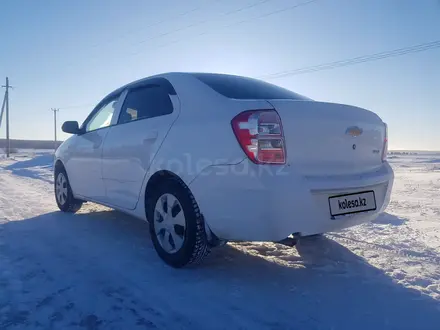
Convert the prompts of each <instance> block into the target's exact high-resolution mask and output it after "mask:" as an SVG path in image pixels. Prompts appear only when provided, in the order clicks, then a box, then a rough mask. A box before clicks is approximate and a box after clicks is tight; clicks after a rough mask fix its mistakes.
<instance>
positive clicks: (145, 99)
mask: <svg viewBox="0 0 440 330" xmlns="http://www.w3.org/2000/svg"><path fill="white" fill-rule="evenodd" d="M172 112H173V103H172V102H171V99H170V96H169V95H168V92H167V91H166V90H165V89H164V88H163V87H161V86H157V85H150V86H143V87H137V88H134V89H131V90H129V92H128V94H127V96H126V98H125V101H124V104H123V106H122V109H121V114H120V115H119V120H118V124H123V123H128V122H130V121H134V120H139V119H146V118H153V117H158V116H164V115H168V114H170V113H172Z"/></svg>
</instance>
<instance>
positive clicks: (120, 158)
mask: <svg viewBox="0 0 440 330" xmlns="http://www.w3.org/2000/svg"><path fill="white" fill-rule="evenodd" d="M179 110H180V104H179V101H178V98H177V96H176V95H175V92H174V91H173V89H172V88H170V86H169V85H166V86H164V85H163V84H161V83H154V84H153V83H145V84H142V85H140V86H135V87H132V88H129V89H128V93H127V96H126V98H125V100H124V102H123V105H122V107H121V111H120V114H119V118H118V122H117V125H115V126H113V127H111V129H110V131H109V133H108V135H107V137H106V140H105V143H104V149H103V158H102V175H103V180H104V184H105V187H106V196H107V201H108V203H110V204H111V205H115V206H117V207H121V208H125V209H134V208H135V207H136V205H137V202H138V198H139V194H140V190H141V187H142V183H143V180H144V177H145V175H146V173H147V171H148V168H149V166H150V164H151V161H152V160H153V158H154V157H155V155H156V153H157V151H158V150H159V148H160V146H161V144H162V142H163V140H164V139H165V136H166V135H167V133H168V131H169V129H170V128H171V126H172V124H173V122H174V121H175V120H176V118H177V116H178V113H179Z"/></svg>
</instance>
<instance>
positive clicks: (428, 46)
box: [62, 40, 440, 109]
mask: <svg viewBox="0 0 440 330" xmlns="http://www.w3.org/2000/svg"><path fill="white" fill-rule="evenodd" d="M436 48H440V40H437V41H432V42H427V43H423V44H418V45H415V46H410V47H403V48H399V49H395V50H390V51H384V52H380V53H376V54H372V55H363V56H358V57H354V58H350V59H345V60H340V61H335V62H328V63H324V64H318V65H313V66H308V67H304V68H298V69H295V70H285V71H280V72H275V73H271V74H267V75H264V76H258V77H255V78H257V79H269V80H270V79H277V78H283V77H288V76H294V75H299V74H306V73H313V72H317V71H322V70H330V69H336V68H339V67H344V66H349V65H355V64H359V63H365V62H372V61H378V60H381V59H385V58H389V57H396V56H402V55H407V54H411V53H420V52H424V51H428V50H432V49H436ZM91 105H93V104H85V105H77V106H68V107H63V108H62V109H73V108H80V107H87V106H91Z"/></svg>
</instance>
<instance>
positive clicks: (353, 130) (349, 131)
mask: <svg viewBox="0 0 440 330" xmlns="http://www.w3.org/2000/svg"><path fill="white" fill-rule="evenodd" d="M362 132H363V130H362V128H359V127H357V126H352V127H349V128H347V130H346V131H345V134H348V135H350V136H352V137H356V136H359V135H361V134H362Z"/></svg>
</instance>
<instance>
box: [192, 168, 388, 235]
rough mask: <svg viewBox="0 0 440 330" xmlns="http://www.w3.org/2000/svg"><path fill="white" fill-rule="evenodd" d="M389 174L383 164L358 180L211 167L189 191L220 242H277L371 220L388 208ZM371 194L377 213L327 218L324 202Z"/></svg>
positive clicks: (287, 171) (292, 171)
mask: <svg viewBox="0 0 440 330" xmlns="http://www.w3.org/2000/svg"><path fill="white" fill-rule="evenodd" d="M393 181H394V174H393V171H392V169H391V167H390V166H389V164H388V163H384V164H383V165H382V166H381V168H380V169H379V170H378V171H375V172H370V173H365V174H362V175H347V176H332V177H323V176H320V177H317V176H315V177H304V176H301V175H299V174H297V172H296V170H295V169H294V168H293V167H290V166H261V165H260V166H257V165H255V164H253V163H251V162H249V161H247V160H245V161H243V162H242V163H241V164H240V165H233V166H227V165H223V166H211V167H209V168H207V169H205V170H204V171H203V172H202V173H200V174H199V175H198V176H197V178H196V179H195V180H193V181H192V182H191V183H190V189H191V191H192V193H193V194H194V196H195V198H196V200H197V203H198V204H199V207H200V209H201V212H202V213H203V215H204V217H205V220H206V222H207V225H208V226H209V228H210V229H211V230H212V232H213V233H214V234H215V235H217V236H218V237H220V238H222V239H227V240H244V241H279V240H282V239H284V238H286V237H287V236H289V235H290V234H292V233H300V234H301V235H304V236H307V235H313V234H318V233H324V232H329V231H336V230H340V229H343V228H347V227H351V226H354V225H357V224H360V223H363V222H367V221H371V220H374V219H375V218H376V217H377V216H378V215H379V214H380V213H382V212H383V211H384V210H385V208H386V207H387V205H388V203H389V200H390V194H391V189H392V186H393ZM367 190H373V191H374V193H375V197H376V205H377V209H376V210H375V211H369V212H365V213H356V214H352V215H345V216H339V217H334V218H332V217H331V215H330V210H329V204H328V198H329V197H330V196H336V195H341V194H350V193H356V192H362V191H367Z"/></svg>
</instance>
